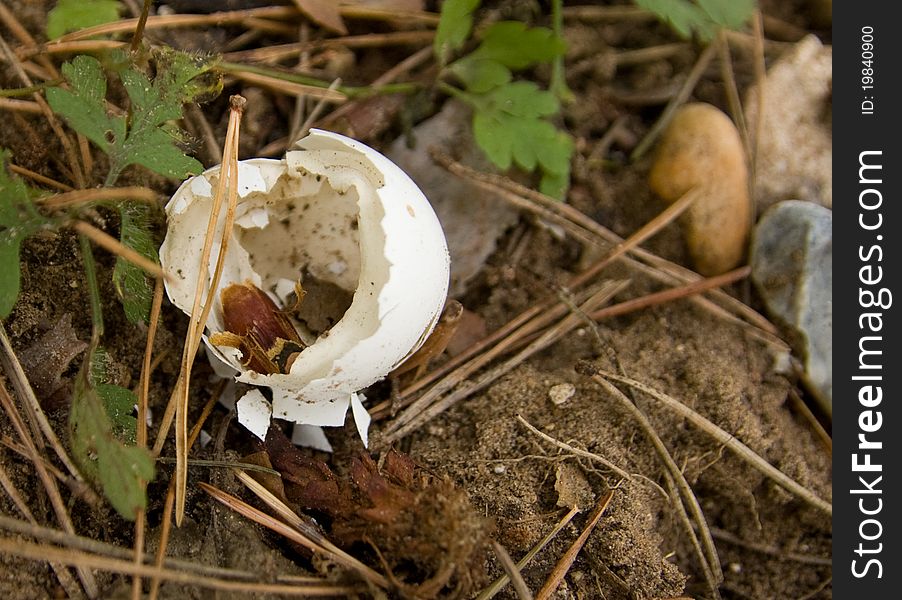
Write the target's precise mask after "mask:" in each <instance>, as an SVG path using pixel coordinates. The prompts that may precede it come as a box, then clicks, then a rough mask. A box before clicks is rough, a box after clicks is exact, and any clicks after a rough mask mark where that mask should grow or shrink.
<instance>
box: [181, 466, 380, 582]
mask: <svg viewBox="0 0 902 600" xmlns="http://www.w3.org/2000/svg"><path fill="white" fill-rule="evenodd" d="M198 485H199V486H200V487H201V489H202V490H204V491H205V492H207V493H208V494H210V495H211V496H213V498H215V499H216V500H217V501H219V502H221V503H222V504H224V505H225V506H227V507H229V508H231V509H232V510H234V511H235V512H237V513H238V514H240V515H242V516H244V517H247V518H248V519H250V520H252V521H254V522H255V523H258V524H260V525H262V526H264V527H266V528H267V529H269V530H271V531H274V532H276V533H278V534H280V535H282V536H284V537H286V538H288V539H289V540H291V541H293V542H295V543H298V544H300V545H301V546H303V547H305V548H307V549H308V550H310V551H311V552H314V553H320V554H326V555H329V556H331V557H332V558H333V559H334V560H335V562H337V563H339V564H341V565H343V566H344V567H346V568H348V569H350V570H352V571H354V572H355V573H357V574H359V575H360V576H361V577H362V578H363V579H365V580H366V581H369V582H370V583H373V584H375V585H377V586H379V587H381V588H387V587H389V582H388V579H386V578H385V577H384V576H382V575H380V574H379V573H376V572H375V571H373V570H372V569H370V568H369V567H366V566H365V565H364V570H361V569H360V566H361V565H362V563H360V561H358V560H357V559H353V558H352V560H350V561H349V560H348V557H349V555H347V554H345V553H344V552H342V553H339V554H336V553H335V552H332V551H330V550H327V549H326V548H324V547H323V546H322V545H321V544H319V543H317V542H316V541H314V540H312V539H311V538H309V537H307V536H306V535H304V534H303V533H301V532H300V531H298V530H297V529H295V528H294V527H291V526H290V525H288V524H287V523H284V522H282V521H280V520H278V519H276V518H275V517H271V516H270V515H268V514H266V513H264V512H261V511H260V510H258V509H256V508H254V507H253V506H251V505H250V504H248V503H246V502H244V501H242V500H239V499H238V498H236V497H234V496H232V495H230V494H227V493H225V492H223V491H222V490H220V489H218V488H215V487H213V486H212V485H209V484H206V483H199V484H198Z"/></svg>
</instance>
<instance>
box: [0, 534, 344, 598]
mask: <svg viewBox="0 0 902 600" xmlns="http://www.w3.org/2000/svg"><path fill="white" fill-rule="evenodd" d="M0 553H3V554H7V555H10V556H18V557H21V558H27V559H29V560H35V561H39V562H57V563H61V564H67V565H72V566H74V567H76V568H78V569H79V570H82V571H88V570H89V569H98V570H102V571H107V572H112V573H123V574H125V575H133V576H134V575H140V576H142V577H156V578H159V579H163V580H166V581H172V582H175V583H180V584H183V585H194V586H198V587H202V588H206V589H211V590H221V591H226V592H235V593H240V592H244V593H253V594H284V595H286V596H307V597H321V596H338V597H347V596H348V595H351V594H356V593H357V592H359V591H360V590H359V589H357V588H355V587H353V586H343V585H337V584H330V583H328V582H327V581H325V580H323V581H322V583H320V584H318V585H298V584H288V585H286V584H277V583H256V582H247V581H230V580H226V579H221V578H217V577H210V576H207V575H199V574H197V573H183V572H179V571H173V570H171V569H167V568H165V567H154V566H151V565H136V564H135V563H133V562H131V561H130V560H125V559H117V558H110V557H109V556H102V555H97V554H92V553H88V552H83V551H81V550H69V549H66V548H57V547H55V546H49V545H47V544H34V543H32V542H24V541H22V540H17V539H10V538H0Z"/></svg>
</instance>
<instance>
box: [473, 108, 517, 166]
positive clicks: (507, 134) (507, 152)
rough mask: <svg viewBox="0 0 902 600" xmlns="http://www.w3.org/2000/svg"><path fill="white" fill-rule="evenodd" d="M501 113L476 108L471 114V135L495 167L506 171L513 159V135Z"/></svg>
mask: <svg viewBox="0 0 902 600" xmlns="http://www.w3.org/2000/svg"><path fill="white" fill-rule="evenodd" d="M502 119H503V115H502V114H497V113H493V112H485V111H479V110H477V111H476V112H475V114H474V115H473V137H474V138H475V140H476V144H477V145H478V146H479V147H480V148H482V151H483V152H485V155H486V156H487V157H488V159H489V160H490V161H492V162H493V163H494V164H495V166H496V167H498V168H499V169H501V170H504V171H506V170H507V169H509V168H510V166H511V161H512V160H513V152H514V150H513V147H514V137H513V131H511V130H509V129H508V128H507V127H506V126H505V123H504V122H503V120H502Z"/></svg>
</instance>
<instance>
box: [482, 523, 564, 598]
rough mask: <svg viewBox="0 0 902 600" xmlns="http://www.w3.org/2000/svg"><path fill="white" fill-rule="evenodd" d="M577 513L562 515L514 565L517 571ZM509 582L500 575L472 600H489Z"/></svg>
mask: <svg viewBox="0 0 902 600" xmlns="http://www.w3.org/2000/svg"><path fill="white" fill-rule="evenodd" d="M578 512H579V508H577V507H575V506H574V507H573V508H571V509H570V511H569V512H568V513H567V514H566V515H564V517H563V518H562V519H561V520H560V521H558V523H557V524H556V525H555V526H554V528H553V529H552V530H551V531H550V532H548V535H546V536H545V537H543V538H542V539H541V540H540V541H539V543H538V544H536V545H535V546H533V547H532V548H530V550H529V552H527V553H526V556H524V557H523V558H522V559H520V562H518V563H517V565H516V566H517V570H518V571H522V570H523V568H524V567H526V565H528V564H529V562H530V561H531V560H532V559H533V558H535V556H536V554H538V553H539V552H541V551H542V549H543V548H545V546H547V545H548V543H549V542H550V541H551V540H553V539H554V538H555V537H556V536H557V534H559V533H560V532H561V530H562V529H563V528H564V527H566V526H567V524H568V523H570V521H572V520H573V517H575V516H576V514H577V513H578ZM509 581H510V578H509V577H508V576H507V575H502V576H501V577H499V578H498V579H496V580H495V581H493V582H492V583H491V585H489V586H488V587H487V588H485V589H484V590H482V591H481V592H480V593H479V595H478V596H476V598H475V599H474V600H491V599H492V598H494V597H495V595H496V594H497V593H498V592H500V591H501V590H502V589H504V586H505V585H507V583H508V582H509Z"/></svg>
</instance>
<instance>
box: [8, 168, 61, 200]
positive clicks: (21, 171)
mask: <svg viewBox="0 0 902 600" xmlns="http://www.w3.org/2000/svg"><path fill="white" fill-rule="evenodd" d="M7 166H8V168H9V170H10V171H12V172H13V173H16V174H17V175H21V176H23V177H28V178H29V179H31V180H33V181H37V182H38V183H43V184H44V185H46V186H49V187H53V188H56V189H58V190H62V191H64V192H71V191H73V190H74V189H75V188H73V187H72V186H71V185H66V184H65V183H63V182H61V181H57V180H56V179H51V178H50V177H47V176H46V175H41V174H40V173H35V172H34V171H32V170H31V169H26V168H25V167H20V166H19V165H14V164H12V163H10V164H9V165H7ZM38 202H40V199H38Z"/></svg>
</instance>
